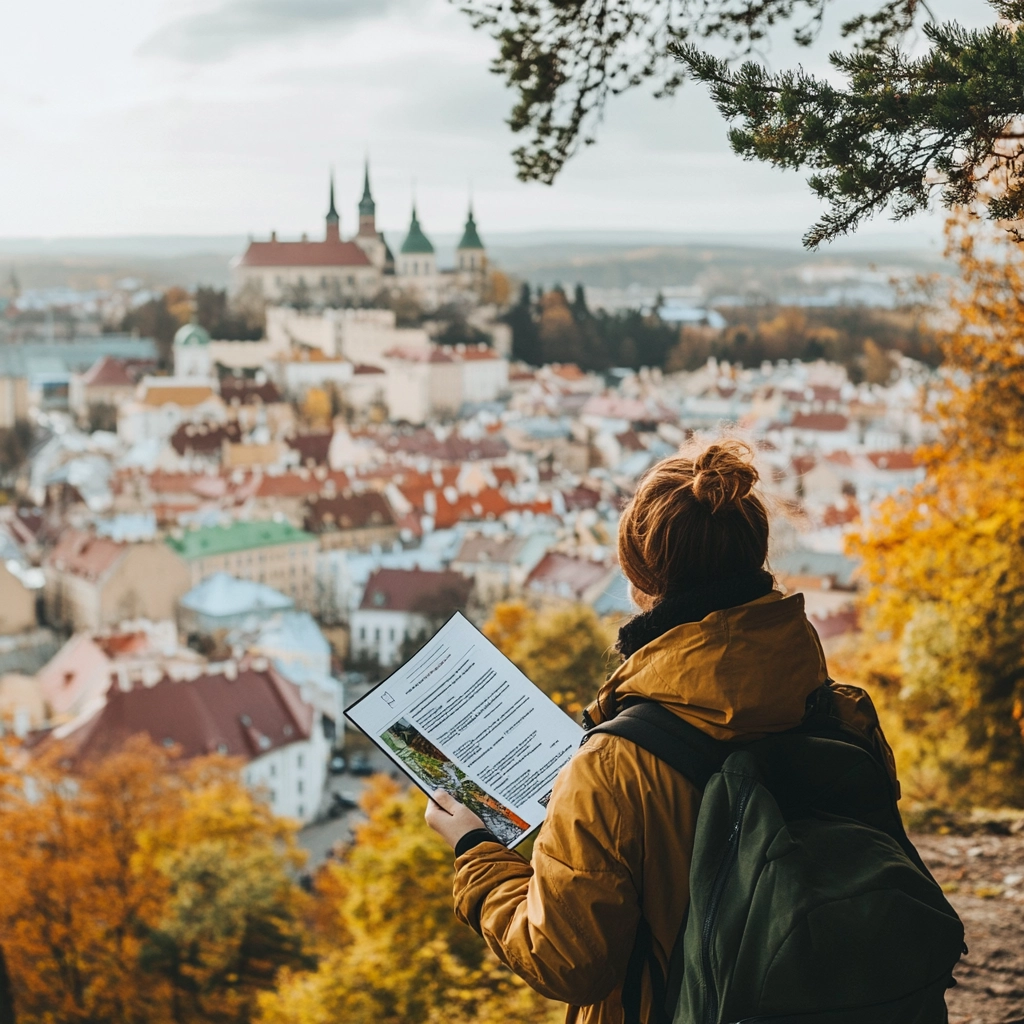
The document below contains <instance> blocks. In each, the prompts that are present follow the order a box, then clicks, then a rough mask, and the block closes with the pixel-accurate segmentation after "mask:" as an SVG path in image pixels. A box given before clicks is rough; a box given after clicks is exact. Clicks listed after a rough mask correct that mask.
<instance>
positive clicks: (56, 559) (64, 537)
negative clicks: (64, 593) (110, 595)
mask: <svg viewBox="0 0 1024 1024" xmlns="http://www.w3.org/2000/svg"><path fill="white" fill-rule="evenodd" d="M126 548H127V545H125V544H118V543H117V541H114V540H111V539H110V538H109V537H97V536H95V535H94V534H91V533H87V532H86V531H85V530H65V531H64V532H63V533H62V534H61V535H60V539H59V540H58V541H57V545H56V547H54V549H53V550H52V551H51V552H50V554H49V556H48V557H47V559H46V561H47V564H49V565H52V566H53V567H54V568H55V569H56V570H57V571H58V572H68V573H71V574H72V575H73V576H81V577H82V578H83V579H87V580H89V581H91V582H92V581H95V580H98V579H99V578H100V577H101V576H102V575H103V574H104V573H106V572H107V571H108V570H110V569H111V568H113V566H114V565H115V564H116V563H117V561H118V559H120V557H121V556H122V555H123V554H124V552H125V550H126Z"/></svg>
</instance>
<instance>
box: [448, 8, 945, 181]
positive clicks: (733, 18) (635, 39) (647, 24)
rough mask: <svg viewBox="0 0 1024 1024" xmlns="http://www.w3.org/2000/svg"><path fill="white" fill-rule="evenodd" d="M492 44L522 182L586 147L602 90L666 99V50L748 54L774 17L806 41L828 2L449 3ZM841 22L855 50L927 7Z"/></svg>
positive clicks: (669, 54)
mask: <svg viewBox="0 0 1024 1024" xmlns="http://www.w3.org/2000/svg"><path fill="white" fill-rule="evenodd" d="M453 2H454V3H456V5H457V6H458V7H460V8H461V9H462V10H463V11H465V12H466V13H467V14H468V15H469V16H470V19H471V21H472V23H473V25H474V26H475V27H476V28H479V29H482V30H484V31H487V32H489V33H490V34H491V36H492V37H493V38H494V40H495V41H496V42H497V44H498V55H497V57H496V58H495V60H494V63H493V65H492V69H493V71H494V72H495V73H496V74H499V75H501V76H502V77H503V78H504V79H505V81H506V83H507V84H508V86H509V87H510V88H511V89H512V90H513V92H514V93H515V96H516V102H515V105H514V106H513V109H512V114H511V116H510V118H509V124H510V126H511V128H512V130H513V132H516V133H525V134H527V135H528V136H529V137H528V140H527V141H526V142H525V143H524V144H523V145H521V146H519V147H518V148H516V149H515V150H514V151H513V156H514V158H515V161H516V165H517V167H518V171H519V177H520V178H522V179H524V180H535V181H544V182H547V183H549V184H550V183H551V182H552V181H553V180H554V179H555V177H556V175H557V174H558V172H559V171H560V170H561V169H562V167H563V166H564V164H565V162H566V160H568V159H569V158H570V157H571V156H572V155H573V154H574V153H576V152H577V150H578V149H579V147H580V146H581V145H590V144H591V143H593V142H594V140H595V138H596V129H597V125H598V124H599V122H600V120H601V117H602V114H603V112H604V108H605V104H606V103H607V101H608V99H609V97H611V96H615V95H619V94H621V93H623V92H626V91H628V90H629V89H634V88H636V87H638V86H640V85H643V84H649V85H650V86H651V87H652V88H653V90H654V94H655V96H658V97H663V96H671V95H672V94H673V93H675V91H676V90H677V89H678V88H679V86H680V85H681V84H682V83H683V81H684V78H685V68H684V66H683V65H681V64H679V63H678V62H677V60H676V59H675V58H676V50H675V48H676V47H677V46H678V45H679V44H680V43H684V42H686V41H688V40H699V39H703V40H715V39H717V40H720V41H724V42H725V43H726V45H729V46H731V47H732V48H733V50H734V52H735V53H736V54H744V53H748V52H749V51H750V50H751V49H752V48H754V47H756V46H757V44H758V43H759V42H761V41H762V40H764V38H765V37H766V35H767V34H768V33H769V32H770V31H771V29H772V28H773V27H774V26H776V25H778V24H780V23H781V22H785V21H791V22H792V23H793V29H792V32H793V37H794V38H795V39H796V41H797V42H798V43H799V44H801V45H803V46H808V45H810V44H811V43H813V42H814V40H815V38H816V37H817V34H818V31H819V30H820V28H821V24H822V21H823V19H824V16H825V12H826V10H827V9H828V8H829V7H830V6H832V5H833V0H615V2H609V0H576V2H574V3H565V2H563V0H453ZM876 3H877V7H875V8H874V10H872V11H869V12H868V13H867V14H862V15H857V16H855V17H853V18H850V19H848V20H847V21H846V22H844V24H843V26H842V31H843V35H844V36H845V37H846V38H848V39H849V40H851V42H852V43H853V45H854V46H855V47H856V48H857V50H859V51H863V52H877V51H879V50H880V49H882V48H883V47H885V46H886V45H888V44H891V43H895V42H898V41H899V40H900V39H902V38H903V36H904V35H905V34H906V33H907V32H908V31H909V30H910V29H912V28H913V27H914V23H915V19H916V18H917V17H918V16H919V15H920V14H921V13H922V12H927V7H926V5H925V4H924V3H922V2H921V0H876Z"/></svg>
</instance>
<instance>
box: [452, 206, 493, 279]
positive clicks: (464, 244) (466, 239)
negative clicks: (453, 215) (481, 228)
mask: <svg viewBox="0 0 1024 1024" xmlns="http://www.w3.org/2000/svg"><path fill="white" fill-rule="evenodd" d="M455 259H456V272H457V274H458V280H459V284H460V285H462V287H464V288H472V289H474V290H475V291H477V292H479V291H481V289H482V288H483V285H484V282H485V280H486V276H487V250H486V249H485V248H484V243H483V242H482V241H481V240H480V233H479V232H478V231H477V229H476V221H475V220H474V219H473V206H472V204H470V207H469V214H468V215H467V217H466V227H465V229H464V230H463V232H462V239H461V240H460V242H459V245H458V248H457V249H456V250H455Z"/></svg>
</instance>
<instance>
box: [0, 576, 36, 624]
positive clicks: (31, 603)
mask: <svg viewBox="0 0 1024 1024" xmlns="http://www.w3.org/2000/svg"><path fill="white" fill-rule="evenodd" d="M37 625H38V623H37V622H36V595H35V594H34V593H33V592H32V591H31V590H29V589H28V587H26V586H25V584H24V583H22V582H21V580H19V579H18V577H17V576H15V575H14V573H12V572H11V571H10V569H8V568H7V566H6V565H4V564H3V562H0V636H11V635H12V634H14V633H24V632H25V631H26V630H29V629H35V628H36V626H37Z"/></svg>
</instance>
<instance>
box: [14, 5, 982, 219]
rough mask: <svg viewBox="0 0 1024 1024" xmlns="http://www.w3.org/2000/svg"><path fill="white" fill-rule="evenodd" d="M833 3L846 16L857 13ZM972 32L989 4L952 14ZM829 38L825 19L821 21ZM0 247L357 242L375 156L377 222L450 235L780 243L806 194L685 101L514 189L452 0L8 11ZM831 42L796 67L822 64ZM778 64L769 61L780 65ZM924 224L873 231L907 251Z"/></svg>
mask: <svg viewBox="0 0 1024 1024" xmlns="http://www.w3.org/2000/svg"><path fill="white" fill-rule="evenodd" d="M852 6H853V4H852V0H850V2H849V3H847V2H846V0H843V8H842V9H844V10H849V9H852ZM933 6H937V9H938V11H939V12H940V14H941V13H952V12H954V11H955V12H956V14H957V15H958V16H960V17H961V18H962V17H964V16H966V17H968V18H969V20H971V21H972V22H973V23H975V24H980V23H984V22H986V21H988V20H990V19H991V14H990V13H989V12H988V10H987V8H985V6H984V4H983V3H982V2H981V0H945V2H944V3H939V4H938V5H933ZM832 20H833V22H834V21H836V20H838V19H837V18H835V17H833V19H832ZM3 25H4V57H3V61H2V62H0V139H2V140H3V141H2V143H0V152H2V158H0V238H11V237H38V236H46V237H53V236H82V235H138V234H189V235H194V234H235V233H242V234H244V233H249V232H252V233H255V234H256V235H265V234H266V233H268V232H269V231H270V230H271V229H276V230H278V231H279V232H281V233H283V234H298V233H299V232H302V231H307V230H308V231H310V232H317V231H319V230H321V229H322V223H323V216H324V213H325V212H326V200H327V176H328V168H329V167H330V166H331V165H334V167H335V168H336V176H337V187H338V203H339V210H340V212H341V216H342V230H343V231H346V232H347V231H351V230H352V228H353V223H354V218H355V203H356V201H357V199H358V195H359V191H360V186H361V174H362V161H363V155H364V153H366V152H369V155H370V160H371V173H372V178H373V186H374V193H375V197H376V199H377V210H378V219H379V221H380V222H381V224H382V226H383V227H385V228H387V229H392V230H395V229H402V228H404V226H405V225H406V224H407V222H408V215H409V206H410V199H411V195H412V191H413V187H415V192H416V195H417V198H418V204H419V210H420V219H421V221H422V223H423V226H424V228H425V229H426V230H427V232H428V233H430V232H431V231H433V232H435V233H439V234H440V233H450V232H452V231H455V230H457V229H458V228H459V226H460V225H461V223H462V220H463V218H464V215H465V209H466V201H467V194H468V191H469V189H470V187H472V190H473V195H474V201H475V206H476V208H477V213H478V217H477V219H478V222H479V224H480V227H481V231H482V232H483V234H484V236H485V238H486V234H487V232H488V231H491V232H510V231H522V230H607V229H616V230H657V231H670V232H694V233H700V234H708V233H717V232H722V233H724V234H728V235H736V234H739V233H742V232H748V231H749V232H756V233H762V234H763V233H783V234H787V235H789V236H791V237H792V238H793V239H796V238H798V237H799V235H800V234H801V233H802V231H803V230H804V229H805V228H806V227H807V226H808V224H809V223H810V222H811V221H812V220H813V219H814V216H815V214H816V210H817V207H816V205H815V203H814V202H813V200H811V198H810V197H809V196H808V193H807V189H806V186H805V185H804V184H803V179H802V177H801V176H800V175H797V174H782V173H780V172H777V171H773V170H770V169H768V168H765V167H763V166H759V165H754V164H749V163H744V162H742V161H740V160H739V159H738V158H736V157H735V156H733V155H732V154H731V153H730V152H729V150H728V148H727V146H726V142H725V128H724V126H723V123H722V122H721V120H720V119H719V118H718V115H717V113H716V111H715V110H714V108H713V107H712V106H711V105H710V103H709V102H708V100H707V99H706V96H705V94H704V92H703V90H702V88H700V87H699V86H687V87H686V88H684V89H683V90H682V91H681V92H680V94H679V95H678V96H677V97H676V98H675V99H673V100H662V101H655V100H653V99H651V98H650V96H649V94H644V93H642V92H639V91H638V92H636V93H634V94H631V95H629V96H626V97H623V98H620V99H618V100H616V101H613V103H612V104H611V106H610V107H609V110H608V116H607V119H606V123H605V124H604V125H603V127H602V129H601V131H600V137H599V142H598V144H597V145H596V146H595V147H592V148H590V149H588V150H587V151H586V152H584V153H583V154H581V155H580V156H578V157H577V158H576V159H575V160H574V161H573V162H572V163H571V164H570V165H569V167H568V168H567V170H566V171H565V172H564V173H563V175H562V177H561V178H560V179H559V182H558V183H557V184H556V185H555V186H554V187H552V188H549V187H546V186H542V185H536V184H534V185H525V184H522V183H520V182H518V181H516V178H515V172H514V167H513V163H512V160H511V158H510V156H509V151H510V149H511V148H512V146H513V145H514V139H513V136H512V134H511V133H510V131H509V130H508V128H507V127H506V125H505V123H504V120H505V118H506V116H507V114H508V109H509V96H508V94H507V93H506V92H505V91H504V89H503V86H502V84H501V82H500V80H499V79H497V78H496V77H495V76H493V75H491V74H490V73H489V72H488V62H489V60H490V58H491V57H492V55H493V52H494V44H493V42H492V41H491V40H490V39H489V38H488V37H487V36H486V35H484V34H483V33H479V32H474V31H473V30H472V29H471V28H470V26H469V24H468V21H467V19H466V18H465V16H464V15H462V14H460V13H459V12H458V11H457V10H456V9H455V8H453V7H452V6H451V5H450V4H449V3H447V2H446V0H173V2H172V0H89V2H87V3H83V2H82V0H34V2H32V3H22V4H8V5H5V11H4V15H3ZM826 50H827V43H826V45H825V46H823V47H819V49H818V50H817V51H816V53H815V54H814V55H808V54H806V53H802V54H800V57H802V59H803V60H804V61H805V63H806V64H808V65H809V66H817V65H818V64H821V63H823V59H824V54H825V51H826ZM790 56H792V50H791V49H790V48H788V47H786V46H785V45H779V46H777V47H776V49H775V51H774V52H773V56H772V59H773V61H775V62H777V63H778V64H784V63H786V61H787V59H788V58H789V57H790ZM934 223H935V220H934V219H933V220H932V222H931V223H929V221H927V220H924V221H920V222H917V223H913V224H911V225H910V226H907V227H894V226H893V225H891V224H888V223H886V222H884V221H883V222H881V223H880V224H878V225H875V226H873V227H872V228H871V230H870V231H869V232H868V236H869V237H870V236H877V234H878V233H879V232H883V233H889V234H891V233H892V232H893V231H901V232H906V233H907V234H908V237H909V236H910V235H911V234H916V235H917V236H918V237H919V236H920V235H921V234H922V233H923V232H929V231H932V230H933V226H934Z"/></svg>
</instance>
